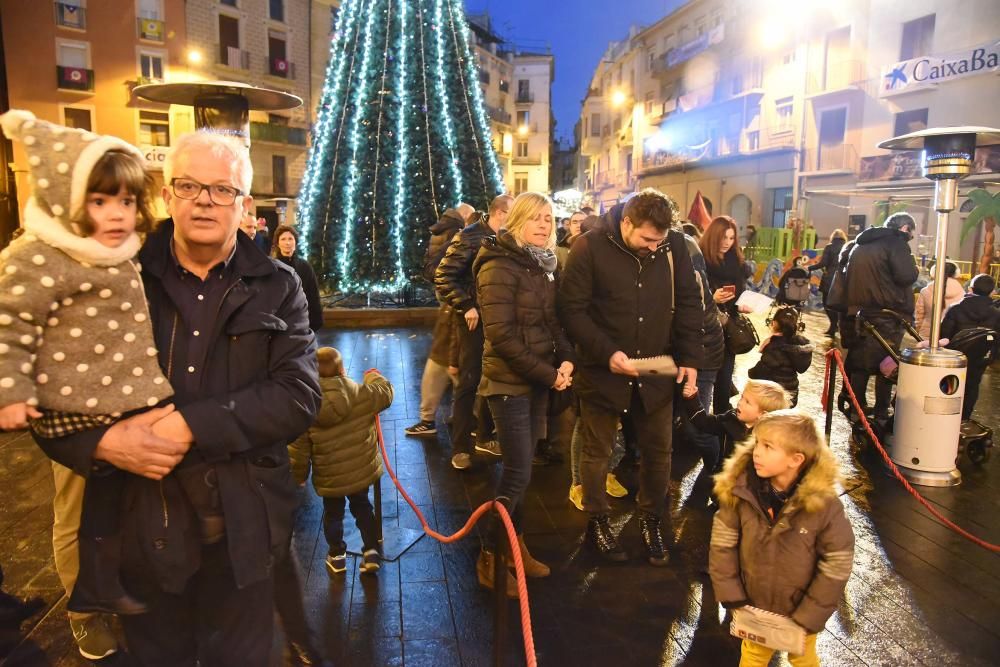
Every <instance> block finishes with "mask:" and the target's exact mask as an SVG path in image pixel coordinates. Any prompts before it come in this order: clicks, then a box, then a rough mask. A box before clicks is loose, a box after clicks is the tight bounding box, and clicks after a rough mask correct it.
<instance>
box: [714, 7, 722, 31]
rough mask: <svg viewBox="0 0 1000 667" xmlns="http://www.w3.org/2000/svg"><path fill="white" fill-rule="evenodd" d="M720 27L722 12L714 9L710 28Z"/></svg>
mask: <svg viewBox="0 0 1000 667" xmlns="http://www.w3.org/2000/svg"><path fill="white" fill-rule="evenodd" d="M720 25H722V10H719V9H716V10H715V11H713V12H712V27H713V28H716V27H718V26H720Z"/></svg>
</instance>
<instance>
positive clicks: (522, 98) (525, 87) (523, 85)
mask: <svg viewBox="0 0 1000 667" xmlns="http://www.w3.org/2000/svg"><path fill="white" fill-rule="evenodd" d="M517 101H518V102H531V101H532V99H531V81H530V80H529V79H518V80H517Z"/></svg>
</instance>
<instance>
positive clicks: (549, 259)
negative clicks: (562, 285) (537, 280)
mask: <svg viewBox="0 0 1000 667" xmlns="http://www.w3.org/2000/svg"><path fill="white" fill-rule="evenodd" d="M524 249H525V250H526V251H528V256H529V257H531V259H533V260H534V261H535V264H538V266H539V267H540V268H541V269H542V271H545V273H552V272H553V271H555V270H556V267H557V266H559V259H558V258H557V257H556V254H555V253H554V252H552V251H551V250H549V249H548V248H539V247H537V246H533V245H531V244H525V246H524Z"/></svg>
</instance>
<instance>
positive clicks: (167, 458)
mask: <svg viewBox="0 0 1000 667" xmlns="http://www.w3.org/2000/svg"><path fill="white" fill-rule="evenodd" d="M173 411H174V406H173V405H168V406H166V407H162V408H156V409H154V410H150V411H148V412H143V413H142V414H139V415H136V416H135V417H129V418H128V419H123V420H121V421H119V422H117V423H115V424H114V425H113V426H112V427H111V428H109V429H108V430H107V432H105V434H104V437H103V438H101V441H100V442H99V443H97V448H96V449H95V450H94V458H95V459H97V460H100V461H107V462H108V463H110V464H111V465H113V466H114V467H116V468H119V469H121V470H126V471H128V472H130V473H133V474H135V475H141V476H143V477H148V478H149V479H157V480H158V479H163V477H164V476H165V475H167V474H169V473H170V471H171V470H173V469H174V467H175V466H176V465H177V464H178V463H180V462H181V459H182V458H184V454H185V453H187V450H188V449H190V447H191V446H190V445H189V444H185V443H182V442H173V441H171V440H167V439H165V438H161V437H159V436H158V435H156V434H155V433H153V428H152V426H153V424H155V423H156V422H158V421H160V420H161V419H163V418H164V417H166V416H167V415H169V414H171V413H172V412H173ZM185 426H186V425H185Z"/></svg>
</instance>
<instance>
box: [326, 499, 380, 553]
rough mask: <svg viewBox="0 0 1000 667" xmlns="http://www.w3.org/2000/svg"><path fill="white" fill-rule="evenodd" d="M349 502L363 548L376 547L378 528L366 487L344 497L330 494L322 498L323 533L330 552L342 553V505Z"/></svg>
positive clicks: (366, 549) (344, 546)
mask: <svg viewBox="0 0 1000 667" xmlns="http://www.w3.org/2000/svg"><path fill="white" fill-rule="evenodd" d="M348 502H349V503H350V504H351V516H353V517H354V522H355V523H356V524H357V525H358V530H359V531H360V532H361V541H362V543H363V545H364V547H363V548H364V550H365V551H368V550H369V549H376V550H377V549H378V548H379V545H378V528H377V527H376V526H375V512H374V510H372V504H371V502H370V501H369V500H368V489H364V490H363V491H358V492H357V493H352V494H351V495H349V496H347V497H346V498H345V497H343V496H331V497H327V498H323V533H324V534H325V535H326V543H327V544H328V545H329V546H330V553H331V554H338V553H344V551H346V550H347V545H346V544H344V507H345V506H346V505H347V503H348Z"/></svg>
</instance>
